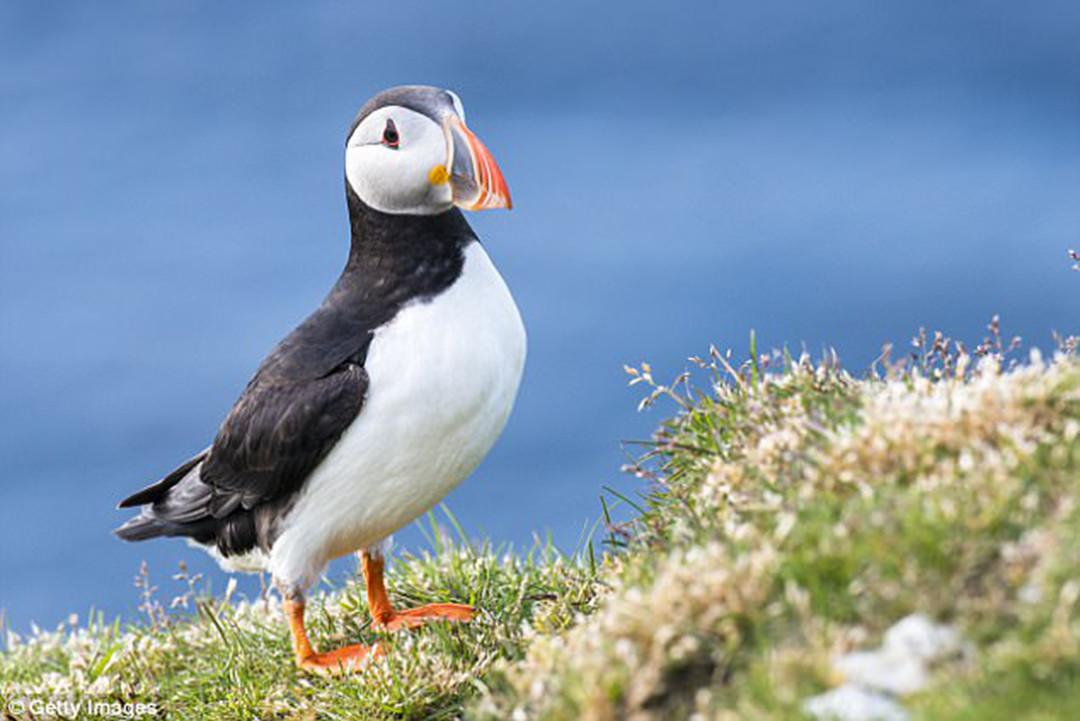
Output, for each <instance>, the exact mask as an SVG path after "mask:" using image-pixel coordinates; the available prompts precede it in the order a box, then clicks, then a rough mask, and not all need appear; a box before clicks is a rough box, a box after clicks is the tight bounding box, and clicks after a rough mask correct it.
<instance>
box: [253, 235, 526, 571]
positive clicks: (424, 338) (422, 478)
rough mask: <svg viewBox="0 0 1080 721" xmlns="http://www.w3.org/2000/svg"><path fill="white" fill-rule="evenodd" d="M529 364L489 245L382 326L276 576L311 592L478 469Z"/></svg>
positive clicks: (273, 559) (283, 541) (280, 542)
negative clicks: (328, 568) (357, 394)
mask: <svg viewBox="0 0 1080 721" xmlns="http://www.w3.org/2000/svg"><path fill="white" fill-rule="evenodd" d="M524 364H525V328H524V326H523V325H522V323H521V316H520V315H519V314H518V310H517V306H516V305H515V304H514V299H513V298H512V297H511V296H510V291H509V290H508V289H507V287H506V284H505V283H504V282H503V279H502V277H501V276H500V275H499V273H498V271H497V270H496V269H495V266H494V265H492V263H491V260H490V258H488V255H487V253H486V252H485V251H484V249H483V247H482V246H481V245H480V243H478V242H477V243H472V244H470V245H469V246H468V247H467V248H466V249H465V265H464V269H463V271H462V276H461V277H460V278H458V280H457V282H455V283H454V285H453V286H451V287H450V288H449V289H448V290H446V291H445V292H443V293H442V294H440V295H438V296H436V297H435V298H433V299H431V300H430V301H427V302H423V301H418V302H414V303H412V304H410V305H409V306H406V307H405V308H403V309H402V310H401V311H399V312H398V314H397V316H395V317H394V319H393V320H392V321H391V322H390V323H389V324H387V325H386V326H384V327H383V328H381V329H379V330H378V331H377V332H376V334H375V337H374V339H373V340H372V343H371V347H370V349H369V351H368V356H367V361H366V362H365V364H364V367H365V369H366V370H367V373H368V376H369V379H370V383H369V387H368V395H367V398H366V399H365V402H364V407H363V408H362V409H361V411H360V415H359V416H357V419H356V420H355V421H353V423H352V425H351V426H349V428H348V429H346V431H345V433H344V434H343V435H342V437H341V439H340V440H339V441H338V443H337V444H336V445H335V446H334V448H333V449H332V450H331V451H330V453H329V454H328V455H327V457H326V458H325V459H324V460H323V462H322V463H320V464H319V466H318V467H317V468H316V469H315V471H314V472H313V473H312V475H311V477H310V478H309V479H308V481H307V483H306V484H305V487H304V491H303V492H302V493H301V495H300V497H299V498H298V499H297V502H296V505H295V506H294V507H293V509H292V511H291V512H290V513H289V516H288V518H287V521H286V524H285V531H284V532H283V533H282V535H281V536H280V537H279V538H278V539H277V541H276V542H275V543H274V547H273V549H272V551H271V555H270V564H269V570H270V571H271V573H273V575H274V577H275V578H277V579H278V580H279V581H280V582H283V583H285V584H288V585H290V586H293V587H296V588H297V589H298V590H303V589H306V588H308V587H309V586H310V585H311V584H313V583H314V582H315V581H316V580H317V578H318V576H319V575H320V574H321V573H322V570H323V568H324V567H325V565H326V563H327V562H328V561H329V560H330V559H333V558H336V557H338V556H342V555H344V554H346V553H351V552H353V551H355V550H357V549H360V548H365V547H369V546H373V545H375V544H377V543H379V542H380V541H381V540H383V539H384V538H386V537H387V536H388V535H390V534H391V533H393V532H394V531H397V530H398V529H400V528H401V527H402V526H405V525H406V524H408V523H409V522H410V521H412V520H414V519H415V518H416V517H418V516H420V515H421V514H423V513H425V512H427V511H428V510H430V509H431V508H432V507H433V506H434V505H435V504H436V503H438V502H439V501H440V500H441V499H442V498H443V497H444V496H445V495H446V494H447V493H449V492H450V491H451V490H453V489H454V488H455V487H456V486H457V485H458V484H459V483H461V482H462V481H463V480H465V478H466V477H467V476H468V475H469V474H470V473H472V471H473V470H474V469H475V468H476V466H477V465H478V464H479V463H480V461H481V460H482V459H483V458H484V456H485V455H487V452H488V451H489V450H491V446H492V445H493V444H494V442H495V439H496V438H497V437H498V436H499V433H500V432H502V429H503V426H504V425H505V424H506V420H507V418H508V417H509V415H510V409H511V407H512V406H513V404H514V397H515V396H516V395H517V389H518V384H519V382H520V380H521V373H522V370H523V368H524Z"/></svg>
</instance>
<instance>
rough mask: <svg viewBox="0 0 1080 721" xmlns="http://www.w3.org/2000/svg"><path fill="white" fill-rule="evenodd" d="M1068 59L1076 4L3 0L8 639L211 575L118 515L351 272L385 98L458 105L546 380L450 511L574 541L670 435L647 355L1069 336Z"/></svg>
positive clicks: (489, 234) (871, 349)
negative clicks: (372, 129)
mask: <svg viewBox="0 0 1080 721" xmlns="http://www.w3.org/2000/svg"><path fill="white" fill-rule="evenodd" d="M1077 37H1080V5H1076V4H1075V3H1070V2H1065V1H1057V2H1053V1H1052V2H1044V3H1039V4H1038V5H1037V6H1036V5H1030V4H1028V5H1024V4H1018V3H1007V2H974V1H969V2H957V3H950V4H948V5H943V4H941V3H935V2H930V1H929V0H919V1H914V2H905V3H889V4H885V3H873V4H868V3H865V2H859V1H857V0H838V1H837V2H831V3H825V4H821V3H814V4H806V3H799V2H795V0H790V1H786V2H780V1H775V0H774V1H767V2H758V3H733V2H715V3H714V2H699V3H655V2H636V1H624V2H619V3H610V4H580V3H572V2H568V1H566V0H557V1H553V2H548V3H535V4H531V5H522V6H515V7H513V8H508V7H507V6H506V5H505V3H495V2H482V3H475V4H470V5H469V6H468V7H464V6H460V5H450V4H437V3H430V4H429V3H419V2H398V3H393V4H389V5H384V6H381V7H375V6H371V5H370V4H358V3H350V2H344V1H343V0H341V1H338V2H327V3H319V4H318V5H305V6H303V7H300V6H297V5H294V4H291V3H285V2H265V3H260V4H259V5H258V6H257V8H256V6H251V5H238V4H220V3H212V2H206V1H205V0H202V1H199V2H185V3H166V4H153V5H151V4H146V3H136V2H122V3H110V4H109V5H108V6H104V5H98V4H90V3H76V2H55V3H48V4H45V3H34V4H30V3H25V4H16V3H5V4H4V5H3V6H0V98H2V102H0V414H2V415H0V423H2V433H0V462H2V467H3V474H2V476H0V607H2V608H4V609H6V617H7V619H8V622H9V624H10V625H11V626H12V627H13V628H14V629H15V630H22V629H24V628H26V627H27V626H28V624H29V623H30V621H31V620H33V621H36V622H37V623H39V624H41V625H46V626H51V625H54V624H55V623H57V622H58V621H59V620H60V619H62V618H66V616H67V614H68V613H70V612H73V611H76V612H85V611H86V610H87V609H88V608H90V607H91V606H94V607H96V608H99V609H103V610H104V611H106V613H107V614H109V615H111V614H115V613H122V614H125V615H128V616H130V615H131V614H133V613H134V607H135V605H136V603H137V593H136V590H135V589H134V587H133V586H132V577H133V576H134V574H135V572H136V571H137V569H138V566H139V563H140V561H141V560H143V559H145V560H147V561H148V562H149V566H150V569H151V574H152V576H153V577H154V578H155V580H156V581H158V582H160V583H161V585H162V587H163V591H162V593H168V592H170V591H171V590H173V589H172V586H171V585H170V584H171V583H172V582H171V581H169V580H168V579H167V576H168V575H170V574H171V573H173V572H174V570H175V569H176V565H177V562H178V561H179V560H180V559H187V561H188V562H189V564H190V565H191V566H192V567H193V569H194V570H196V571H201V572H204V573H207V574H208V575H209V577H210V578H211V579H213V580H214V583H215V585H216V587H217V588H219V589H220V588H222V587H223V586H224V582H223V576H222V574H220V572H218V571H216V570H214V568H213V566H212V564H211V562H210V561H209V560H208V559H204V557H203V556H202V554H200V553H197V552H195V551H192V550H190V549H188V548H187V547H186V546H184V544H182V543H180V542H176V541H174V542H156V543H150V544H142V545H127V544H123V543H121V542H120V541H118V540H116V539H115V538H113V537H112V536H111V535H110V533H109V532H110V530H111V529H112V528H113V527H115V526H116V525H118V524H119V523H120V522H121V521H122V520H123V519H124V518H125V517H126V514H122V513H118V512H116V511H115V510H114V505H115V503H116V501H117V500H119V499H120V498H121V497H123V496H124V495H126V494H127V493H129V492H131V491H133V490H135V489H137V488H138V487H140V486H141V485H143V484H145V483H147V482H150V481H153V480H155V479H157V478H158V477H160V476H161V475H162V474H163V473H166V472H168V471H169V470H171V469H172V468H173V467H174V466H175V465H176V464H178V463H180V462H181V461H183V460H184V459H186V458H188V457H189V455H191V454H192V453H193V452H196V451H198V450H199V449H201V448H202V447H203V446H204V445H205V444H206V443H207V442H208V441H209V440H210V439H211V438H212V436H213V433H214V431H215V429H216V426H217V423H218V422H219V421H220V419H221V418H222V416H223V415H224V413H225V412H226V411H227V409H228V408H229V406H230V405H231V403H232V401H233V400H234V399H235V398H236V396H237V395H238V394H239V392H240V390H241V389H242V387H243V385H244V383H245V382H246V380H247V378H248V377H249V376H250V374H251V373H252V372H253V371H254V368H255V366H256V365H257V363H258V362H259V360H260V359H261V358H262V357H263V355H264V354H265V353H266V352H267V351H268V350H269V349H270V348H271V347H272V346H273V345H274V343H275V342H276V341H277V339H278V338H279V337H280V336H282V335H283V334H284V333H286V332H287V331H288V330H289V329H291V328H292V327H293V325H295V324H296V323H297V322H299V321H300V320H301V319H302V318H303V317H304V316H305V315H306V314H307V313H308V312H309V311H310V310H311V309H313V308H314V306H315V305H316V304H317V303H318V302H319V300H321V298H322V296H323V294H324V293H325V291H326V290H327V289H328V288H329V286H330V285H331V283H332V282H333V280H334V279H335V277H336V275H337V273H338V271H339V269H340V267H341V265H342V263H343V262H344V258H345V254H346V250H347V243H348V239H347V226H346V214H345V205H344V199H343V190H342V183H343V180H342V178H343V173H342V167H341V161H342V149H343V134H344V132H345V130H346V128H347V127H348V125H349V122H350V120H351V119H352V116H353V113H354V112H355V111H356V109H357V108H358V107H359V106H360V104H361V103H362V102H363V101H364V100H365V99H367V98H368V97H369V96H370V95H372V94H373V93H375V92H377V91H378V90H380V89H382V88H383V87H386V86H390V85H396V84H401V83H407V82H423V83H430V84H437V85H443V86H446V87H451V88H453V89H455V90H456V91H457V92H458V93H459V94H460V95H461V97H462V98H463V100H464V102H465V105H466V107H467V109H468V114H469V121H470V126H471V127H472V128H473V130H475V131H476V132H477V133H478V135H479V136H480V137H481V138H483V139H484V141H485V143H486V144H487V145H488V147H489V148H490V149H491V150H492V152H493V153H494V154H495V156H496V158H497V159H498V161H499V163H500V165H501V166H502V169H503V171H504V174H505V175H506V178H507V180H508V181H509V184H510V187H511V190H512V192H513V197H514V202H515V210H514V211H513V212H512V213H489V214H486V215H483V216H474V217H472V218H471V220H472V222H473V223H474V227H475V228H476V229H477V231H478V233H479V234H480V236H481V237H482V238H483V240H484V242H485V244H486V245H487V248H488V250H489V252H490V253H491V255H492V257H493V258H494V260H495V262H496V263H497V265H498V266H499V268H500V269H501V271H502V273H503V275H504V276H505V277H506V279H507V281H508V283H509V284H510V287H511V289H512V290H513V292H514V294H515V296H516V298H517V301H518V304H519V306H520V307H521V310H522V314H523V316H524V318H525V320H526V325H527V327H528V330H529V340H530V355H529V360H528V365H527V369H526V376H525V380H524V384H523V387H522V391H521V395H520V397H519V400H518V404H517V409H516V411H515V414H514V416H513V417H512V419H511V422H510V425H509V427H508V428H507V431H506V433H505V435H504V437H503V439H502V440H501V441H500V443H499V444H498V446H497V448H496V450H495V451H494V452H493V453H492V455H491V456H490V457H489V459H488V460H487V461H486V462H485V463H484V464H483V465H482V467H481V468H480V470H479V471H478V472H477V473H476V474H475V476H474V477H473V478H472V479H471V480H469V481H468V482H466V484H465V485H464V486H462V488H460V489H459V490H458V491H456V492H455V493H453V494H452V495H451V496H450V497H449V499H448V504H449V506H450V507H451V508H452V510H453V511H454V513H455V514H456V515H457V516H458V518H459V519H460V521H461V522H462V524H463V525H464V527H465V528H466V529H467V530H468V531H469V532H470V533H474V534H477V535H479V534H480V533H486V534H488V535H490V536H491V537H492V538H493V539H495V541H497V542H508V543H514V544H516V545H518V546H522V545H527V544H529V543H530V542H531V539H532V537H533V534H534V533H538V534H544V533H547V532H550V533H551V535H552V537H553V538H554V539H555V541H556V542H557V543H559V544H560V545H561V546H562V547H563V548H565V549H567V550H572V549H573V547H574V546H575V544H576V543H577V542H578V540H579V538H580V535H581V533H582V530H583V528H584V527H585V526H586V525H587V522H588V521H589V520H595V519H596V518H597V516H598V515H599V502H598V496H599V493H600V487H601V485H604V484H607V485H612V486H614V487H616V488H620V489H622V490H624V491H626V490H630V489H632V488H634V484H633V482H632V481H631V480H630V479H629V478H626V477H622V476H620V473H619V466H620V464H621V463H622V462H624V460H625V458H626V455H625V454H626V452H627V451H626V450H625V449H624V448H623V447H622V446H621V445H620V441H622V440H626V439H639V438H644V437H647V436H648V434H649V433H650V431H651V429H652V427H653V426H654V425H655V423H656V422H657V421H658V420H659V419H660V417H661V415H660V414H657V413H652V414H638V413H637V412H636V411H635V410H634V409H635V406H636V401H637V399H638V397H639V396H638V394H637V393H636V392H635V391H636V389H635V390H630V389H627V388H626V378H625V375H624V373H623V370H622V366H623V364H624V363H626V362H630V363H634V362H638V361H641V360H649V361H651V362H652V363H653V365H654V367H655V369H656V373H657V375H658V376H659V377H673V376H674V375H676V374H677V373H678V372H680V371H681V370H683V369H684V368H685V367H686V365H687V363H686V360H685V359H686V357H687V356H689V355H693V354H698V353H702V352H704V351H705V350H706V349H707V348H708V345H709V344H710V343H715V344H716V345H718V346H719V347H721V348H726V347H732V348H734V349H736V351H737V352H738V353H745V352H746V347H747V341H748V336H749V331H750V329H752V328H754V329H756V330H757V333H758V337H759V339H760V343H761V344H762V345H763V346H779V345H783V344H787V345H788V346H790V347H791V348H793V349H796V350H798V349H800V348H802V347H805V348H807V349H808V350H809V351H810V352H812V353H815V354H816V353H819V352H820V351H821V350H822V349H824V348H825V347H827V346H831V347H835V348H836V349H837V350H838V352H839V354H840V356H841V358H842V359H843V360H844V362H845V365H846V366H847V367H848V368H849V369H852V370H854V371H862V370H863V369H865V368H867V367H868V365H869V363H870V362H871V360H872V359H873V358H874V357H875V356H876V355H877V354H878V352H879V351H880V349H881V346H882V344H883V343H884V342H886V341H892V342H895V343H897V344H898V347H899V348H903V347H904V344H905V343H906V341H907V339H908V338H910V337H911V335H912V334H913V333H914V332H916V331H917V330H918V328H919V327H920V326H928V327H932V328H937V329H941V330H943V331H945V332H947V333H949V334H951V335H952V336H954V337H958V338H962V339H965V340H968V341H973V342H977V341H978V340H979V339H980V338H981V336H982V333H983V327H984V326H985V324H986V322H987V320H988V319H989V318H990V317H991V316H992V315H993V314H994V313H1000V314H1001V316H1002V319H1003V326H1004V329H1005V331H1006V332H1007V333H1010V334H1014V333H1015V334H1019V335H1021V336H1023V338H1024V340H1025V344H1026V345H1027V346H1028V347H1030V346H1033V345H1034V346H1041V347H1043V348H1051V347H1052V346H1053V343H1052V339H1051V331H1053V330H1059V331H1077V330H1078V329H1080V328H1078V326H1080V323H1078V320H1080V313H1078V310H1080V275H1078V274H1076V273H1073V272H1071V271H1070V270H1069V265H1070V264H1069V263H1068V262H1067V258H1066V249H1067V248H1070V247H1077V246H1080V202H1078V201H1080V43H1077V42H1076V38H1077ZM397 541H398V544H399V546H403V547H405V548H407V549H416V548H422V547H423V545H424V542H423V540H422V538H421V536H420V534H419V533H418V532H417V530H416V529H414V528H411V529H408V530H406V531H405V532H403V533H401V534H400V535H399V536H398V537H397ZM350 567H351V561H350V562H344V563H338V564H336V565H335V567H334V568H335V573H336V574H337V575H338V577H340V574H341V573H343V572H345V571H347V570H348V569H349V568H350ZM241 587H242V588H243V589H246V590H247V591H248V592H249V593H250V592H254V590H255V589H257V588H258V585H257V582H255V581H253V580H252V579H247V580H245V581H243V583H242V586H241Z"/></svg>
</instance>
